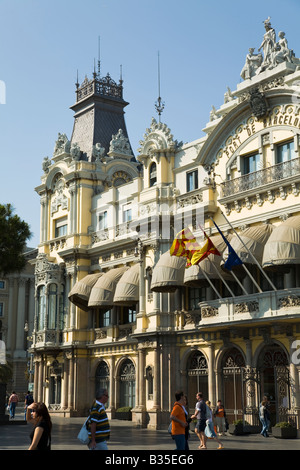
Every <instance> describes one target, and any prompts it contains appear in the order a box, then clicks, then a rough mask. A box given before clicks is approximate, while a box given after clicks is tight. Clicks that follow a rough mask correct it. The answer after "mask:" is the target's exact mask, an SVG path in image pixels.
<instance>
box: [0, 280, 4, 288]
mask: <svg viewBox="0 0 300 470" xmlns="http://www.w3.org/2000/svg"><path fill="white" fill-rule="evenodd" d="M0 289H5V281H0Z"/></svg>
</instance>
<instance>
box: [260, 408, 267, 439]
mask: <svg viewBox="0 0 300 470" xmlns="http://www.w3.org/2000/svg"><path fill="white" fill-rule="evenodd" d="M266 405H267V402H266V400H263V401H262V402H261V404H260V407H259V419H260V422H261V424H262V430H261V433H260V434H261V435H262V436H264V437H269V434H268V427H269V421H268V410H267V406H266Z"/></svg>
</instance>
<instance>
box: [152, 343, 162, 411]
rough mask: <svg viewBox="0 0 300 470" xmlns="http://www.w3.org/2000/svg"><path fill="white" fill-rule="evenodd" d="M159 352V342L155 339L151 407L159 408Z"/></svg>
mask: <svg viewBox="0 0 300 470" xmlns="http://www.w3.org/2000/svg"><path fill="white" fill-rule="evenodd" d="M159 363H160V352H159V344H158V341H157V344H156V347H155V348H154V377H153V408H154V409H157V410H159V409H160V367H159Z"/></svg>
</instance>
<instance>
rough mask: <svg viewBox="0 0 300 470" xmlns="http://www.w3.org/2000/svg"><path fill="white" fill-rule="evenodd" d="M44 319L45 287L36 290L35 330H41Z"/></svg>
mask: <svg viewBox="0 0 300 470" xmlns="http://www.w3.org/2000/svg"><path fill="white" fill-rule="evenodd" d="M45 318H46V286H39V287H38V289H37V329H38V331H39V330H43V329H44V325H45Z"/></svg>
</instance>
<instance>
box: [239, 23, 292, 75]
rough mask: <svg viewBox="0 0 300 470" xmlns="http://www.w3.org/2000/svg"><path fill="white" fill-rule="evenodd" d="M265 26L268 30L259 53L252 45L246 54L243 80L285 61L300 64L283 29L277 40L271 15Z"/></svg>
mask: <svg viewBox="0 0 300 470" xmlns="http://www.w3.org/2000/svg"><path fill="white" fill-rule="evenodd" d="M264 26H265V31H266V32H265V34H264V37H263V40H262V43H261V45H260V46H259V48H258V54H254V51H255V48H253V47H251V48H250V49H249V52H248V54H247V56H246V61H245V65H244V67H243V68H242V71H241V77H242V79H243V80H247V79H249V78H252V77H254V76H255V75H258V74H259V73H261V72H264V71H265V70H271V69H273V68H275V67H277V65H279V64H281V63H283V62H289V63H294V64H297V65H299V64H300V61H299V59H296V58H295V55H294V52H293V51H292V50H291V49H289V48H288V43H287V39H286V37H285V33H284V32H283V31H280V32H279V33H278V37H279V40H278V41H276V32H275V29H274V28H272V26H271V23H270V17H268V18H267V19H266V20H265V21H264ZM261 51H262V52H261Z"/></svg>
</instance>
